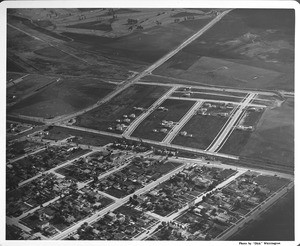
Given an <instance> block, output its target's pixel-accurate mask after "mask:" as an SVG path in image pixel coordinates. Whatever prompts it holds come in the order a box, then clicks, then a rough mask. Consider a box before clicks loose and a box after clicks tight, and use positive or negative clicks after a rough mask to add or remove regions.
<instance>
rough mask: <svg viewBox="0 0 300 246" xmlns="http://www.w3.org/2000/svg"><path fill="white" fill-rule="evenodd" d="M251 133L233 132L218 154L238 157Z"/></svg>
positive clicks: (237, 130)
mask: <svg viewBox="0 0 300 246" xmlns="http://www.w3.org/2000/svg"><path fill="white" fill-rule="evenodd" d="M251 134H252V132H251V131H243V130H239V129H235V130H233V132H232V133H231V135H230V137H229V138H228V139H227V140H226V142H225V144H224V145H223V147H222V148H221V149H220V151H219V152H220V153H225V154H231V155H239V154H240V153H241V151H242V150H243V149H244V147H245V145H246V144H247V142H248V140H249V138H250V136H251Z"/></svg>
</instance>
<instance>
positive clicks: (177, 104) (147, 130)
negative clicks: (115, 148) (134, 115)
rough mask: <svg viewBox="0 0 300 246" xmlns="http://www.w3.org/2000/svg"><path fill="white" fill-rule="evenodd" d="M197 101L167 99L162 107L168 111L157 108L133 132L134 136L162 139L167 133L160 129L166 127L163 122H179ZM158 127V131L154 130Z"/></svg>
mask: <svg viewBox="0 0 300 246" xmlns="http://www.w3.org/2000/svg"><path fill="white" fill-rule="evenodd" d="M194 103H195V102H192V101H184V100H174V99H167V100H166V101H165V102H163V103H162V104H161V105H160V107H164V108H166V109H168V110H167V111H164V110H160V109H156V110H155V111H153V112H152V113H151V114H150V115H149V116H148V117H147V118H146V119H145V120H144V121H143V122H142V123H141V124H140V125H139V126H138V127H137V129H136V130H135V131H134V132H133V134H132V136H134V137H138V138H144V139H150V140H155V141H162V140H163V138H164V137H165V136H166V133H163V132H160V131H159V130H160V129H162V128H164V127H163V126H162V125H161V123H162V121H163V120H166V121H173V122H178V121H179V120H180V119H181V118H182V117H183V116H184V115H185V114H186V112H188V110H189V109H190V108H191V107H192V106H193V105H194ZM154 129H156V130H157V131H158V132H153V130H154Z"/></svg>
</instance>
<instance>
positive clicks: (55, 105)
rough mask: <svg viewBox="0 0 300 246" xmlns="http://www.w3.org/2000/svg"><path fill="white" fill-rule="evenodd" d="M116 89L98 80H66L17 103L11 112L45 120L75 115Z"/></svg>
mask: <svg viewBox="0 0 300 246" xmlns="http://www.w3.org/2000/svg"><path fill="white" fill-rule="evenodd" d="M21 85H22V83H20V86H21ZM114 87H115V86H114V85H112V84H108V83H103V81H101V80H98V79H87V78H84V79H81V78H64V79H61V80H60V81H58V82H55V83H54V84H52V85H50V86H48V87H47V88H45V89H43V90H41V91H39V92H37V93H36V94H34V95H32V96H30V97H28V98H26V99H24V100H22V101H21V102H19V103H17V104H16V105H14V106H13V107H12V108H11V109H10V111H9V112H10V113H13V114H21V115H26V116H34V117H43V118H52V117H56V116H59V115H63V114H69V113H74V112H76V111H78V110H80V109H83V108H85V107H88V106H90V105H92V104H94V103H96V102H97V101H98V100H100V99H101V98H103V97H105V96H106V95H107V94H108V93H110V92H111V91H112V90H113V89H114Z"/></svg>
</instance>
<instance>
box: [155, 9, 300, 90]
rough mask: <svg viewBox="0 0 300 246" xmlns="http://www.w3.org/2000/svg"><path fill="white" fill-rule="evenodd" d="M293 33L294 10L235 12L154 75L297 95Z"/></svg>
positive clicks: (248, 10)
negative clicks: (282, 91) (280, 90)
mask: <svg viewBox="0 0 300 246" xmlns="http://www.w3.org/2000/svg"><path fill="white" fill-rule="evenodd" d="M282 19H284V20H285V21H280V20H282ZM294 27H295V26H294V11H293V10H288V9H286V10H268V12H266V11H265V10H257V9H256V10H254V9H235V10H233V11H231V12H230V13H229V14H228V15H226V16H225V17H224V18H223V19H222V20H221V21H220V22H219V23H217V24H216V25H215V26H214V27H213V28H211V29H210V30H208V31H207V32H206V33H204V34H203V36H202V37H201V38H199V39H197V40H195V41H194V42H192V43H191V44H190V45H188V46H187V47H185V48H184V49H183V50H182V51H181V52H179V53H178V54H177V55H176V56H174V57H173V58H172V59H170V60H169V61H168V62H166V63H165V64H164V65H163V66H161V67H160V68H158V69H156V70H155V71H154V73H155V74H161V75H166V76H171V77H176V78H182V79H187V80H194V81H198V82H199V83H205V84H216V85H222V86H234V87H243V88H261V89H263V88H264V89H284V90H293V88H294V77H293V61H294V55H293V52H294ZM207 61H208V62H209V63H207ZM213 61H214V62H213Z"/></svg>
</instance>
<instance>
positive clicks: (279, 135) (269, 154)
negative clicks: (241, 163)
mask: <svg viewBox="0 0 300 246" xmlns="http://www.w3.org/2000/svg"><path fill="white" fill-rule="evenodd" d="M241 155H242V156H245V157H249V158H260V159H263V160H269V161H273V162H274V163H281V164H285V165H287V166H294V99H293V98H289V99H287V100H286V102H284V103H283V104H282V106H281V107H278V108H274V109H267V110H266V111H265V112H264V114H263V115H262V117H261V120H260V121H259V123H258V125H257V128H256V131H255V132H253V134H252V135H251V137H250V139H249V141H248V143H247V144H246V146H245V147H244V149H243V151H242V152H241Z"/></svg>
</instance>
